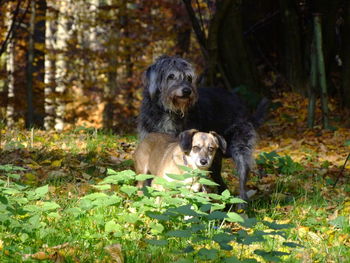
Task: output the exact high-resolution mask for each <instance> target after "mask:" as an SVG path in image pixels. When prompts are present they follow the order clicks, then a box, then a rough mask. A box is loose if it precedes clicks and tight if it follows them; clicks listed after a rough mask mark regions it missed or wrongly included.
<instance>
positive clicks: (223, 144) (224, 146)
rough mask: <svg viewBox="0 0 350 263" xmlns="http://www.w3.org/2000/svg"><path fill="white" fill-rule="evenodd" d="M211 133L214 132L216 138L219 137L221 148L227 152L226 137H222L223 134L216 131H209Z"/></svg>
mask: <svg viewBox="0 0 350 263" xmlns="http://www.w3.org/2000/svg"><path fill="white" fill-rule="evenodd" d="M209 133H210V134H212V135H213V136H214V137H215V138H216V139H218V143H219V148H220V150H221V151H222V152H223V153H226V148H227V143H226V140H225V139H224V137H222V136H221V135H219V134H217V133H216V132H214V131H211V132H209Z"/></svg>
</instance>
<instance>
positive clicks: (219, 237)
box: [213, 233, 235, 244]
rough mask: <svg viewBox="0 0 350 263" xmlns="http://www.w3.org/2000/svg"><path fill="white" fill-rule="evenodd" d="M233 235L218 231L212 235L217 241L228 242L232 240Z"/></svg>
mask: <svg viewBox="0 0 350 263" xmlns="http://www.w3.org/2000/svg"><path fill="white" fill-rule="evenodd" d="M234 238H235V237H234V236H233V235H230V234H227V233H219V234H216V235H214V236H213V240H214V241H215V242H217V243H219V244H220V243H229V242H231V241H232V240H234Z"/></svg>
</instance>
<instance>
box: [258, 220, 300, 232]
mask: <svg viewBox="0 0 350 263" xmlns="http://www.w3.org/2000/svg"><path fill="white" fill-rule="evenodd" d="M261 222H262V223H263V224H264V225H265V226H267V227H269V228H271V229H273V230H280V229H286V228H292V227H293V225H292V224H277V223H274V222H268V221H261Z"/></svg>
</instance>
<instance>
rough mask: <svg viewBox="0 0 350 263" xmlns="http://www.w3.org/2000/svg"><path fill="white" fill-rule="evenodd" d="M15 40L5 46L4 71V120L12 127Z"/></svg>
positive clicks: (8, 15)
mask: <svg viewBox="0 0 350 263" xmlns="http://www.w3.org/2000/svg"><path fill="white" fill-rule="evenodd" d="M6 15H7V30H10V28H11V21H12V17H11V12H10V11H9V12H8V13H7V14H6ZM14 51H15V38H12V39H11V40H10V41H9V43H8V44H7V48H6V53H7V57H6V71H7V92H8V93H7V108H6V120H7V126H8V127H10V128H11V127H12V126H13V125H14V123H15V119H14V114H15V105H14V99H15V77H14V73H15V55H14Z"/></svg>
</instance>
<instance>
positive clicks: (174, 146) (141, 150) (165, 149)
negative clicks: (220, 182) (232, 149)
mask: <svg viewBox="0 0 350 263" xmlns="http://www.w3.org/2000/svg"><path fill="white" fill-rule="evenodd" d="M218 149H220V150H221V151H222V152H223V153H224V152H225V151H226V141H225V139H224V138H223V137H221V136H220V135H218V134H217V133H216V132H209V133H204V132H199V131H197V130H195V129H192V130H186V131H184V132H182V133H180V135H179V137H178V138H175V137H173V136H171V135H168V134H165V133H150V134H148V135H147V136H146V137H145V139H144V140H143V141H142V142H141V143H140V144H139V145H138V147H137V148H136V151H135V153H134V161H135V170H136V172H137V173H138V174H140V173H142V174H153V175H155V176H159V177H162V178H164V179H166V180H167V181H169V182H171V181H173V179H171V178H169V177H168V176H167V174H183V173H184V171H183V170H182V169H180V168H179V166H187V167H189V168H192V169H200V170H208V169H209V168H210V167H211V164H212V162H213V159H214V156H215V153H216V152H217V150H218ZM197 179H198V178H197ZM185 183H187V184H189V185H191V189H192V190H194V191H199V190H200V189H201V185H200V184H199V183H197V182H196V179H195V178H189V179H186V180H185ZM142 185H144V182H141V183H140V184H139V187H140V186H142ZM158 189H159V190H161V188H160V187H158Z"/></svg>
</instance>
